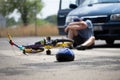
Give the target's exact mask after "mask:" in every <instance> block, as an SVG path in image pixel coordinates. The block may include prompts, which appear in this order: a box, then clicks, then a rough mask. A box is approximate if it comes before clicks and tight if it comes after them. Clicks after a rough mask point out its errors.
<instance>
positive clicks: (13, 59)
mask: <svg viewBox="0 0 120 80" xmlns="http://www.w3.org/2000/svg"><path fill="white" fill-rule="evenodd" d="M54 38H56V37H54ZM13 39H14V41H15V42H16V43H18V44H23V45H27V44H32V43H34V42H36V41H39V40H40V39H41V38H39V37H27V38H26V37H23V38H13ZM51 50H52V55H46V54H45V51H44V52H41V53H38V54H28V55H27V56H26V55H23V54H22V52H21V51H20V50H18V49H17V48H15V47H11V46H10V45H9V43H8V39H7V38H0V80H120V41H119V40H118V41H116V42H115V44H114V45H106V44H105V42H104V41H101V40H97V41H96V42H95V47H94V48H93V49H89V50H85V51H78V50H75V49H73V52H74V54H75V60H74V61H72V62H57V61H56V57H55V54H56V53H57V51H58V50H59V49H58V48H56V49H51Z"/></svg>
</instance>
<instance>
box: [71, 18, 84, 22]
mask: <svg viewBox="0 0 120 80" xmlns="http://www.w3.org/2000/svg"><path fill="white" fill-rule="evenodd" d="M82 20H83V18H74V19H73V21H74V22H78V21H82Z"/></svg>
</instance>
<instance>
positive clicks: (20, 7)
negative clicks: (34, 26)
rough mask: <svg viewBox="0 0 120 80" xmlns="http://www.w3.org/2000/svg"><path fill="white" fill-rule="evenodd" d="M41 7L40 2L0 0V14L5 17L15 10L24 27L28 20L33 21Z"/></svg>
mask: <svg viewBox="0 0 120 80" xmlns="http://www.w3.org/2000/svg"><path fill="white" fill-rule="evenodd" d="M42 7H43V3H42V0H0V13H1V14H2V15H4V16H7V15H9V14H11V13H12V12H13V11H14V10H15V9H17V11H18V12H19V13H20V14H21V19H22V21H23V24H24V25H25V26H26V25H28V23H29V20H31V19H35V17H36V14H37V13H39V12H40V11H41V9H42Z"/></svg>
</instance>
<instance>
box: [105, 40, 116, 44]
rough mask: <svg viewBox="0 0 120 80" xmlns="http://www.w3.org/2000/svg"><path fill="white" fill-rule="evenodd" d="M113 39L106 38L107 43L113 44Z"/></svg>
mask: <svg viewBox="0 0 120 80" xmlns="http://www.w3.org/2000/svg"><path fill="white" fill-rule="evenodd" d="M114 41H115V40H106V43H107V44H113V43H114Z"/></svg>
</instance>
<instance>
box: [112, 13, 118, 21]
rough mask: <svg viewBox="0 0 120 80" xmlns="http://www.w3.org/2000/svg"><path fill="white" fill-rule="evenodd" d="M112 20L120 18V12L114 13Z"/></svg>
mask: <svg viewBox="0 0 120 80" xmlns="http://www.w3.org/2000/svg"><path fill="white" fill-rule="evenodd" d="M110 20H115V21H117V20H120V14H112V15H111V16H110Z"/></svg>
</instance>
